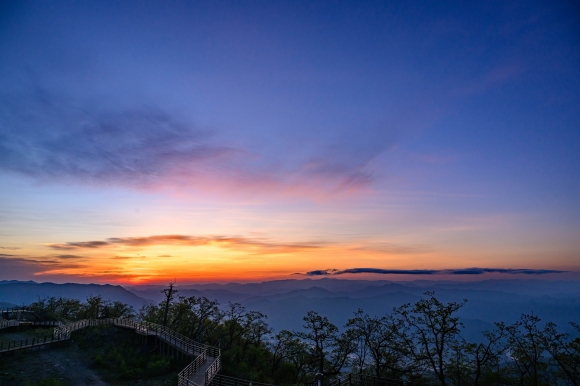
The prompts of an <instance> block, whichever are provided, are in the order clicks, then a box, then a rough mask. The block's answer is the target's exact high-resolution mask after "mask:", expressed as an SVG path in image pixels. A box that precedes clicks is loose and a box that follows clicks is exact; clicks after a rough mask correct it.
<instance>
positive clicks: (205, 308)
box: [30, 285, 580, 386]
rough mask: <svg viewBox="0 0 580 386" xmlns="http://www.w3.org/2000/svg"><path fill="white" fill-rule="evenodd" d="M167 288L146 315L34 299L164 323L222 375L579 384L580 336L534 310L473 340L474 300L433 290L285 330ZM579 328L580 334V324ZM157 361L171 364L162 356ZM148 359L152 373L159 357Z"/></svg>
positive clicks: (75, 314) (105, 304) (97, 300)
mask: <svg viewBox="0 0 580 386" xmlns="http://www.w3.org/2000/svg"><path fill="white" fill-rule="evenodd" d="M162 294H163V300H162V301H161V302H160V303H159V304H157V305H149V306H144V307H142V308H141V309H140V310H139V311H138V312H137V313H136V315H135V312H134V311H133V309H132V308H131V307H130V306H127V305H124V304H122V303H120V302H110V301H105V300H103V299H102V298H101V297H99V296H93V297H90V298H88V299H87V301H86V302H79V301H75V300H71V299H66V298H48V299H44V300H40V301H38V302H35V303H32V304H31V305H30V307H31V310H33V311H34V314H35V315H36V317H38V318H43V319H45V320H50V319H52V320H58V319H67V320H75V319H83V318H88V317H91V318H105V317H133V316H136V317H138V318H140V319H143V320H146V321H149V322H153V323H157V324H161V325H164V326H167V327H170V328H172V329H174V330H176V331H178V332H179V333H181V334H183V335H185V336H188V337H190V338H191V339H194V340H197V341H200V342H202V343H206V344H209V345H213V346H217V347H220V348H221V350H222V363H223V370H222V373H223V374H224V375H229V376H233V377H238V378H243V379H248V380H252V381H255V382H264V383H272V384H280V385H290V384H311V383H312V382H314V381H315V379H316V374H317V373H319V374H322V375H323V378H324V380H325V381H328V380H330V379H332V378H336V377H338V376H340V375H341V374H344V373H346V372H350V373H355V374H367V375H368V376H374V377H382V378H390V379H392V380H397V381H400V382H401V384H404V383H405V384H416V385H419V384H427V385H428V384H438V385H457V386H460V385H534V386H539V385H578V384H579V380H580V339H578V338H575V339H573V338H572V337H570V336H569V335H568V334H565V333H561V332H560V330H559V329H558V326H556V325H555V324H554V323H551V322H548V323H544V322H543V321H541V320H540V319H539V318H538V317H537V316H533V315H525V314H524V315H522V316H521V317H520V318H519V319H518V320H517V321H516V322H514V323H512V324H506V323H504V322H501V321H498V322H497V323H495V325H494V327H493V328H492V329H490V330H489V331H486V332H485V333H484V334H483V337H482V339H480V341H479V342H478V343H473V342H469V341H468V340H466V339H464V338H463V337H462V327H463V325H462V322H461V319H460V318H459V317H458V313H459V311H460V310H461V308H462V307H463V306H464V305H465V304H466V301H462V302H448V303H445V302H441V301H440V300H438V299H437V297H436V296H435V293H433V292H427V293H425V294H424V296H423V297H422V298H421V299H420V300H419V301H417V302H415V303H408V304H404V305H403V306H400V307H396V308H394V309H393V310H392V312H390V313H385V314H384V315H379V316H372V315H369V314H367V313H365V312H364V311H363V310H359V311H358V312H356V313H354V314H353V315H352V317H351V318H350V319H349V320H348V322H347V323H346V324H345V325H344V326H342V328H339V327H338V326H336V325H335V324H333V323H332V321H331V320H329V319H328V318H327V317H325V316H323V315H320V314H318V313H317V312H315V311H310V312H308V313H307V314H306V315H305V316H304V317H303V322H304V324H303V329H301V330H298V331H293V330H281V331H279V332H278V333H275V334H274V333H273V332H272V330H271V328H270V327H269V325H268V323H267V320H268V318H267V315H265V314H264V313H262V312H259V311H253V310H252V311H249V310H247V309H246V308H245V307H244V306H242V305H241V304H239V303H228V304H227V305H226V306H225V307H222V306H221V305H220V304H219V303H218V302H217V301H216V300H210V299H208V298H206V297H204V296H188V297H186V296H179V292H178V290H177V289H175V288H174V286H173V285H169V286H168V287H167V288H165V289H163V291H162ZM570 326H571V328H572V329H573V330H575V331H576V332H578V333H580V326H579V325H578V324H575V323H570ZM137 355H139V354H138V353H135V354H134V355H133V356H137ZM101 360H102V362H101V363H102V364H105V363H109V364H108V365H110V363H112V362H106V360H105V358H104V357H102V358H101ZM101 360H99V361H101ZM99 361H98V362H99ZM155 361H158V363H159V368H163V367H164V366H165V365H163V363H161V362H162V359H161V358H158V359H154V362H155ZM113 362H114V361H113ZM147 363H149V362H147ZM126 365H127V363H126ZM139 366H141V367H139ZM139 366H136V367H135V368H136V369H140V370H138V371H139V372H141V373H147V371H148V370H147V369H148V368H149V366H150V365H149V364H147V365H143V366H145V367H143V366H142V365H139ZM152 366H153V367H155V366H157V365H152ZM121 372H122V371H121ZM127 374H129V373H126V375H127Z"/></svg>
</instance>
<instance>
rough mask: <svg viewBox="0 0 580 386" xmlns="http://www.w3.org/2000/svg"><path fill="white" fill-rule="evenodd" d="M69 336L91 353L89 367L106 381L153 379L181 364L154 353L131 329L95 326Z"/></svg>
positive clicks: (175, 368) (168, 372)
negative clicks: (90, 364)
mask: <svg viewBox="0 0 580 386" xmlns="http://www.w3.org/2000/svg"><path fill="white" fill-rule="evenodd" d="M72 338H73V340H74V341H75V342H76V343H77V344H78V347H79V348H80V349H83V350H85V351H86V352H87V353H88V355H90V358H91V359H92V366H93V367H94V368H95V369H96V370H97V371H98V372H99V373H100V374H101V376H102V378H103V380H104V381H107V382H114V381H124V380H137V379H145V378H154V377H159V376H163V375H168V374H170V373H172V372H178V371H179V370H180V369H181V367H184V365H183V364H177V363H175V361H173V360H171V359H170V358H169V357H166V356H161V355H159V354H156V353H154V352H153V349H152V347H146V346H144V345H143V344H141V342H140V340H139V337H138V336H137V335H136V334H135V333H134V332H133V331H130V330H126V329H122V328H115V327H110V326H98V327H92V328H86V329H83V330H80V331H77V332H75V333H74V335H73V336H72Z"/></svg>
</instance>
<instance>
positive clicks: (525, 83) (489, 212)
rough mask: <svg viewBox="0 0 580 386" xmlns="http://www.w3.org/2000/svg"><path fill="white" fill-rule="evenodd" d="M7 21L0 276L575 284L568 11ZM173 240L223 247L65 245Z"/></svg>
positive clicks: (204, 8)
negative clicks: (404, 278)
mask: <svg viewBox="0 0 580 386" xmlns="http://www.w3.org/2000/svg"><path fill="white" fill-rule="evenodd" d="M2 7H3V9H2V11H1V12H0V14H1V15H2V19H1V20H0V53H1V57H2V60H1V61H0V69H1V71H0V84H1V86H2V87H1V88H0V183H1V185H2V186H3V189H2V190H1V191H0V198H1V200H0V216H2V219H3V220H2V224H1V225H0V246H3V247H4V248H8V249H5V251H10V252H9V253H8V252H7V253H6V254H5V255H6V256H3V257H2V259H3V260H2V261H1V262H0V264H6V267H8V266H10V267H14V266H18V270H17V271H14V272H18V275H20V276H19V277H23V278H24V277H29V278H30V277H32V278H35V277H42V278H47V279H51V280H70V279H71V278H72V279H75V280H89V281H90V280H93V281H124V280H125V281H155V280H160V281H162V280H165V279H166V278H167V277H170V276H171V275H175V272H183V266H185V265H187V263H188V262H189V263H191V262H196V264H198V265H200V266H202V267H204V268H203V269H206V270H207V275H209V276H207V275H206V277H211V278H212V279H213V280H222V279H223V280H242V279H252V278H256V279H259V278H279V277H288V275H291V274H292V273H296V272H309V271H314V270H326V269H337V270H340V271H344V270H349V269H355V268H360V267H361V266H360V264H364V267H372V268H376V269H384V270H393V269H400V270H412V269H423V270H429V269H431V270H453V269H467V268H473V267H479V268H482V269H484V268H485V269H496V268H497V269H500V268H502V269H503V268H513V269H538V270H541V269H544V270H545V269H548V270H550V269H552V270H553V269H556V270H566V271H572V272H577V271H578V270H580V242H579V241H578V239H579V237H578V234H580V220H579V219H580V205H579V202H578V191H579V190H580V177H579V176H580V170H579V169H580V156H579V152H578V149H579V148H580V130H579V128H580V95H579V94H580V93H579V92H578V90H579V89H580V70H579V69H580V52H579V41H578V36H580V33H579V31H578V29H579V27H578V25H579V24H578V21H579V15H580V13H579V9H578V7H577V6H575V5H574V4H573V3H572V2H569V3H567V2H547V1H546V2H541V1H539V2H484V3H479V4H476V3H465V2H445V3H438V2H421V3H413V4H399V3H395V2H393V3H390V2H266V1H257V2H250V1H248V2H172V3H169V2H163V3H162V2H141V1H140V2H123V3H122V4H118V3H115V2H99V3H97V4H89V3H86V2H51V3H33V2H29V3H26V2H5V3H3V5H2ZM159 235H182V236H187V237H189V238H194V239H195V240H198V239H197V238H198V237H206V239H204V240H213V241H212V242H211V243H212V244H211V248H210V249H211V250H207V248H209V247H208V246H207V245H205V246H203V247H200V246H199V245H197V244H196V245H190V244H191V243H189V244H187V245H182V244H179V246H176V245H175V243H174V242H173V241H171V242H168V241H167V240H175V239H174V238H165V239H163V238H154V239H151V240H157V241H159V240H166V241H163V242H161V244H159V245H154V246H152V244H151V243H148V244H147V246H146V247H145V246H143V245H140V246H138V247H137V246H135V245H125V244H123V245H122V246H119V245H117V244H114V245H112V246H111V245H108V246H107V248H108V249H107V250H106V251H99V253H98V254H96V252H95V251H93V250H88V251H84V250H83V251H79V254H78V255H75V256H77V258H75V259H71V258H68V259H67V258H59V257H58V256H57V255H55V253H54V251H53V250H51V247H50V245H53V244H54V245H60V244H65V243H72V242H86V241H95V240H107V239H109V238H127V237H128V238H143V237H151V236H159ZM208 237H209V238H208ZM215 237H218V238H215ZM224 239H227V240H237V242H239V244H236V245H238V246H239V248H237V247H236V248H237V249H236V248H233V247H231V246H232V245H233V244H235V242H233V241H232V242H231V243H233V244H231V243H230V244H227V245H228V246H227V247H225V246H224V245H225V244H224V243H223V242H222V241H223V240H224ZM148 240H149V239H148ZM180 240H181V239H180ZM188 240H190V239H188ZM216 240H222V241H216ZM241 240H245V241H243V242H242V241H241ZM248 240H253V241H252V243H249V242H248ZM257 240H259V242H257ZM168 243H169V244H168ZM264 243H270V244H271V245H274V246H279V245H280V243H282V244H284V245H288V243H290V244H292V245H294V246H297V245H301V246H303V245H304V243H307V244H308V245H310V246H312V245H317V248H316V253H314V252H313V250H311V249H308V251H307V252H305V250H304V249H301V248H297V249H296V250H294V249H293V250H292V251H290V250H287V251H284V252H281V251H280V250H278V249H276V252H275V253H269V254H268V253H266V252H265V251H261V252H256V250H248V249H247V248H250V247H249V245H251V246H252V247H251V248H258V245H259V246H260V247H259V248H262V247H263V246H264ZM270 244H268V245H270ZM206 247H207V248H206ZM14 248H18V249H14ZM115 248H117V249H118V248H124V249H123V251H119V250H117V249H115ZM131 248H133V249H131ZM147 248H149V249H147ZM151 248H153V249H151ZM163 248H166V249H168V250H170V249H171V252H170V254H171V256H172V257H174V260H172V261H171V262H167V261H164V260H163V259H161V260H160V259H159V256H161V255H165V253H164V252H161V250H162V249H163ZM172 248H173V249H172ZM204 248H206V249H204ZM228 248H230V249H228ZM157 249H159V250H157ZM174 249H175V250H174ZM153 250H154V252H153ZM369 251H372V252H369ZM1 252H2V251H0V253H1ZM121 252H123V253H126V254H127V256H128V255H131V254H132V255H131V256H133V257H134V258H133V259H129V258H127V259H124V260H123V262H129V261H130V262H131V264H128V263H127V265H126V266H123V268H122V269H116V270H114V269H112V268H111V266H113V265H114V264H113V263H115V262H113V260H112V259H113V257H114V256H118V253H121ZM168 253H169V252H168ZM154 254H157V255H155V256H154ZM232 254H233V255H232ZM234 255H235V256H234ZM257 255H260V256H261V257H260V258H257V257H251V256H257ZM137 256H141V257H137ZM143 256H146V257H143ZM264 256H266V257H264ZM333 256H334V257H333ZM336 256H339V257H336ZM260 259H262V260H260ZM264 259H267V261H268V263H267V264H266V263H264V262H265V261H266V260H264ZM63 260H67V261H66V262H63ZM72 260H74V263H71V261H72ZM137 260H139V261H140V264H141V265H140V266H137V265H135V264H134V263H133V262H134V261H137ZM115 264H116V263H115ZM264 264H265V265H268V266H270V268H268V269H265V268H263V266H264ZM165 265H167V267H165ZM137 269H140V270H145V271H147V274H138V273H137V271H136V270H137ZM113 271H114V272H113ZM5 272H6V275H7V276H9V275H10V272H11V271H10V270H5ZM218 272H228V274H227V275H225V276H224V275H221V274H218ZM353 272H354V271H353ZM357 272H358V271H357ZM485 272H486V273H485V274H486V275H487V274H491V273H492V272H487V271H485ZM498 272H499V271H497V272H496V271H494V272H493V273H497V274H500V275H501V273H498ZM15 275H16V273H15ZM188 275H189V276H188ZM196 275H197V276H196ZM212 275H213V276H212ZM220 275H221V276H220ZM198 276H199V275H198V274H196V273H195V272H193V271H191V272H189V271H188V273H187V274H186V273H184V274H183V277H184V278H188V279H191V280H198V279H199V277H198ZM226 276H227V277H226ZM556 276H557V275H556ZM357 277H359V276H357ZM557 277H559V276H557Z"/></svg>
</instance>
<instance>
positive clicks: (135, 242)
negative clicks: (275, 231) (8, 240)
mask: <svg viewBox="0 0 580 386" xmlns="http://www.w3.org/2000/svg"><path fill="white" fill-rule="evenodd" d="M156 245H180V246H191V247H200V246H219V247H222V248H228V249H247V248H253V249H258V250H262V251H268V252H270V253H282V252H295V251H300V250H313V249H318V248H321V247H323V246H324V245H323V244H322V243H281V242H275V241H271V240H269V239H266V238H249V237H234V236H216V235H213V236H187V235H156V236H148V237H111V238H108V239H107V240H105V241H82V242H69V243H64V244H48V245H47V246H48V247H49V248H51V249H55V250H63V251H67V250H80V249H96V248H108V247H116V246H126V247H148V246H156Z"/></svg>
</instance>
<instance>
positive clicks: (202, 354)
mask: <svg viewBox="0 0 580 386" xmlns="http://www.w3.org/2000/svg"><path fill="white" fill-rule="evenodd" d="M104 324H113V325H115V326H120V327H127V328H131V329H133V330H135V331H137V332H139V333H143V334H149V333H150V332H151V333H153V334H154V335H156V336H157V337H158V338H159V339H162V340H164V341H165V342H167V343H169V344H170V345H171V346H173V347H175V348H176V349H178V350H180V351H182V352H185V353H186V354H188V355H193V356H196V357H195V359H194V360H193V361H192V362H191V363H190V364H189V365H187V366H186V367H185V368H184V369H183V370H182V371H181V372H180V373H179V374H178V386H203V385H198V384H196V383H195V382H193V381H191V380H190V379H189V378H190V377H191V376H192V375H193V374H194V373H195V372H196V371H197V370H198V369H199V368H200V366H201V364H202V363H203V362H205V361H206V360H207V359H208V358H214V360H213V362H212V363H211V365H210V366H209V367H208V369H207V370H206V371H205V374H204V385H209V383H210V382H211V381H212V379H213V378H214V377H215V375H216V374H217V373H218V372H219V371H220V370H221V350H220V349H219V348H217V347H213V346H208V345H206V344H202V343H199V342H196V341H194V340H192V339H190V338H188V337H186V336H183V335H181V334H180V333H178V332H176V331H174V330H172V329H170V328H168V327H165V326H161V325H159V324H155V323H151V322H147V321H136V320H133V319H125V318H108V319H85V320H80V321H77V322H72V323H68V324H66V325H62V326H59V327H56V328H55V329H54V332H53V336H54V338H55V339H58V340H63V339H69V338H70V335H71V333H72V332H73V331H76V330H79V329H81V328H84V327H87V326H99V325H104Z"/></svg>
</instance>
